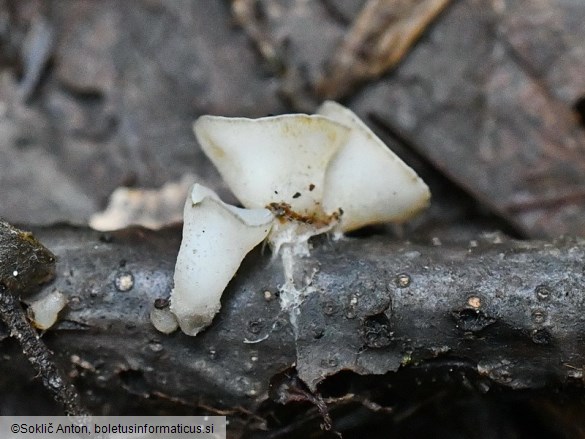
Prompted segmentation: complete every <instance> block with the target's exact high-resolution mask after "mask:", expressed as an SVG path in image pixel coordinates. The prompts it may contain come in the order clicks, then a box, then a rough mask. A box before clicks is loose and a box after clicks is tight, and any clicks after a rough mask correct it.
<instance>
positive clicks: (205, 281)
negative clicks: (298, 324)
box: [171, 102, 430, 335]
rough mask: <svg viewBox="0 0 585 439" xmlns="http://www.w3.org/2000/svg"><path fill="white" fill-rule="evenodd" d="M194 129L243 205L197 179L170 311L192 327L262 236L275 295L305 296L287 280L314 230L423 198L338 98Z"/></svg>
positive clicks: (215, 305) (341, 228)
mask: <svg viewBox="0 0 585 439" xmlns="http://www.w3.org/2000/svg"><path fill="white" fill-rule="evenodd" d="M194 130H195V135H196V137H197V140H198V141H199V144H200V145H201V147H202V148H203V151H204V152H205V154H207V156H208V157H209V158H210V159H211V161H212V162H213V164H214V165H215V166H216V167H217V169H218V170H219V172H220V174H221V176H222V177H223V179H224V180H225V181H226V183H227V184H228V186H229V187H230V189H231V190H232V192H233V193H234V195H235V196H236V197H237V198H238V200H240V202H241V203H242V204H243V205H244V207H246V208H247V209H238V208H235V207H232V206H228V205H226V204H224V203H222V202H221V201H220V200H219V199H218V197H217V195H215V194H214V193H213V192H212V191H210V190H209V189H206V188H204V187H202V186H200V185H195V186H194V188H193V192H192V194H191V197H190V198H189V199H188V200H187V204H186V206H185V218H184V224H185V225H184V229H183V242H182V244H181V249H180V251H179V256H178V258H177V266H176V270H175V288H174V290H173V292H172V294H171V311H172V312H173V313H174V315H175V316H176V317H177V320H178V322H179V325H180V327H181V329H182V330H183V332H185V333H187V334H189V335H195V334H197V333H198V332H199V331H200V330H202V329H203V328H204V327H206V326H207V325H209V324H210V323H211V320H212V319H213V316H214V315H215V314H216V313H217V311H219V308H220V297H221V294H222V292H223V290H224V289H225V287H226V286H227V284H228V283H229V281H230V279H231V278H232V277H233V275H234V274H235V272H236V270H237V268H238V266H239V265H240V263H241V261H242V259H243V258H244V256H245V255H246V254H247V253H248V252H249V251H250V250H251V249H252V248H253V247H255V246H256V245H257V244H258V243H260V242H261V241H263V240H264V239H266V240H267V241H268V243H269V245H270V246H271V248H272V251H273V253H274V254H275V255H276V254H282V258H283V266H284V271H285V285H283V286H281V292H282V293H284V294H282V295H281V304H282V305H283V306H284V307H290V306H291V305H295V304H296V303H298V300H300V299H299V297H302V294H300V293H301V290H299V289H297V288H296V287H295V286H294V283H293V281H292V271H293V266H294V260H295V258H296V257H298V256H302V255H306V254H308V253H309V250H310V247H309V238H310V237H311V236H314V235H317V234H320V233H324V232H328V231H333V232H336V234H338V235H340V234H341V233H343V232H348V231H351V230H355V229H358V228H360V227H363V226H366V225H370V224H377V223H385V222H403V221H406V220H407V219H409V218H411V217H413V216H414V215H416V214H417V213H419V212H420V211H421V210H422V209H424V208H425V207H427V206H428V204H429V200H430V192H429V189H428V187H427V185H426V184H425V183H424V182H423V181H422V180H421V179H420V178H419V177H418V175H417V174H416V173H415V172H414V170H412V169H411V168H410V167H408V166H407V165H406V164H405V163H404V162H403V161H402V160H401V159H400V158H399V157H398V156H397V155H395V154H394V153H393V152H392V151H390V150H389V149H388V148H387V147H386V145H384V143H383V142H382V141H381V140H380V139H379V138H378V137H377V136H376V135H375V134H374V133H373V132H372V131H371V130H370V129H369V128H368V127H367V126H366V125H365V124H364V123H363V122H362V121H361V120H360V119H359V118H358V117H357V116H356V115H355V114H354V113H353V112H351V111H350V110H348V109H347V108H345V107H343V106H341V105H339V104H337V103H335V102H325V103H324V104H323V105H322V106H321V107H319V109H318V110H317V114H314V115H306V114H288V115H282V116H273V117H266V118H261V119H245V118H226V117H219V116H202V117H200V118H199V119H198V120H197V121H196V122H195V125H194ZM306 292H307V291H306V289H305V290H304V293H306ZM297 293H299V294H297Z"/></svg>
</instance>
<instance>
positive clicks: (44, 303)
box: [27, 290, 67, 330]
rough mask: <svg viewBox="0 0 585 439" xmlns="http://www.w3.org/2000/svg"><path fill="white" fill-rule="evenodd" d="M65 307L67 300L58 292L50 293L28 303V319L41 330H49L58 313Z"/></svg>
mask: <svg viewBox="0 0 585 439" xmlns="http://www.w3.org/2000/svg"><path fill="white" fill-rule="evenodd" d="M65 305H67V298H66V297H65V295H64V294H63V293H61V292H60V291H57V290H55V291H52V292H51V293H49V294H47V295H45V296H43V297H41V298H39V299H37V300H35V301H33V302H30V303H29V307H28V309H27V312H28V317H29V318H30V320H31V322H32V323H33V325H34V326H35V327H36V328H38V329H41V330H46V329H49V328H50V327H51V326H53V325H54V324H55V322H56V321H57V316H58V314H59V312H60V311H61V310H62V309H63V308H65Z"/></svg>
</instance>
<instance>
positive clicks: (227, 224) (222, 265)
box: [170, 184, 274, 335]
mask: <svg viewBox="0 0 585 439" xmlns="http://www.w3.org/2000/svg"><path fill="white" fill-rule="evenodd" d="M273 219H274V216H273V215H272V213H271V212H270V211H269V210H267V209H240V208H237V207H234V206H230V205H227V204H225V203H223V202H222V201H221V200H220V199H219V198H218V196H217V194H215V192H213V191H211V190H210V189H208V188H206V187H204V186H201V185H199V184H195V185H194V186H193V189H192V191H191V194H190V196H189V198H188V199H187V202H186V204H185V211H184V218H183V220H184V225H183V240H182V242H181V248H180V250H179V255H178V257H177V264H176V267H175V286H174V289H173V291H172V293H171V306H170V310H171V311H172V313H173V314H174V315H175V316H176V317H177V321H178V323H179V326H180V327H181V330H182V331H183V332H184V333H185V334H188V335H196V334H197V333H198V332H200V331H201V330H202V329H203V328H205V327H206V326H208V325H209V324H210V323H211V321H212V320H213V316H215V314H216V313H217V312H218V311H219V309H220V307H221V303H220V298H221V295H222V293H223V291H224V290H225V288H226V286H227V285H228V283H229V281H230V280H231V278H232V277H233V276H234V274H235V273H236V271H237V269H238V267H239V266H240V264H241V262H242V260H243V259H244V257H245V256H246V254H247V253H248V252H249V251H250V250H252V249H253V248H254V247H256V245H258V244H259V243H260V242H261V241H263V240H264V239H265V238H266V236H267V235H268V232H269V231H270V227H271V225H272V221H273Z"/></svg>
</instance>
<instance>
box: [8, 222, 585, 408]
mask: <svg viewBox="0 0 585 439" xmlns="http://www.w3.org/2000/svg"><path fill="white" fill-rule="evenodd" d="M35 234H36V236H37V237H38V238H39V239H40V240H41V241H42V242H43V243H45V244H46V246H47V247H48V248H49V249H51V250H52V251H53V252H54V253H55V254H56V255H57V256H58V261H57V276H56V279H55V281H54V282H53V283H52V284H50V285H48V286H46V287H45V289H58V290H60V291H61V292H63V293H64V294H65V295H67V297H68V299H69V305H68V308H67V309H66V310H65V311H64V312H63V313H62V315H61V318H60V322H59V323H58V324H57V325H56V326H54V327H53V328H51V330H50V331H49V332H48V333H47V334H46V335H45V338H44V339H45V341H46V343H47V344H48V345H49V347H50V348H51V349H52V350H54V352H55V354H56V355H57V356H58V357H59V358H60V361H61V362H62V363H63V365H64V367H65V368H66V370H68V371H69V374H70V376H73V377H77V384H78V385H81V387H82V388H84V389H92V391H91V392H90V394H89V395H88V394H87V393H85V394H84V395H85V396H84V398H86V399H87V400H88V401H87V402H89V403H90V405H93V406H97V405H99V404H101V403H103V402H104V401H98V400H97V399H96V398H98V397H97V396H96V392H97V391H99V392H97V393H99V394H101V395H107V392H109V391H111V392H115V391H119V389H120V388H124V389H126V390H127V391H129V392H131V393H132V394H135V395H136V394H137V395H140V396H141V397H144V398H148V397H155V396H156V397H159V398H166V399H171V400H173V401H179V402H181V403H183V404H187V405H190V406H199V407H209V406H212V407H216V408H238V410H242V411H248V410H255V409H256V408H258V406H259V404H260V403H261V402H262V401H264V400H266V399H267V398H268V394H269V390H270V383H271V380H272V383H273V384H275V383H276V384H277V383H278V380H279V379H281V378H282V376H283V375H282V372H285V371H288V373H290V371H291V368H293V367H294V368H296V372H297V373H298V376H299V377H300V378H301V379H302V380H303V381H304V382H305V383H306V384H307V386H308V388H309V389H310V390H312V391H315V390H317V391H319V389H322V388H323V386H326V383H325V382H324V380H325V381H328V380H326V378H327V377H331V376H333V375H336V374H337V373H338V372H341V371H345V372H344V373H348V372H347V371H353V372H356V373H358V374H361V375H372V376H373V375H379V374H386V373H392V372H395V371H397V370H398V369H399V368H406V369H408V368H411V367H421V365H422V366H424V365H432V364H434V363H437V362H439V363H441V364H443V365H444V364H453V365H459V366H461V365H463V366H465V368H467V369H468V370H472V371H474V372H475V375H476V376H477V378H478V379H479V378H480V377H481V379H482V380H486V381H488V382H491V383H495V384H497V385H501V386H505V387H508V388H512V389H535V388H540V387H543V386H546V385H556V384H567V383H568V384H571V383H579V382H580V379H581V377H582V371H581V367H582V365H583V364H585V347H584V346H585V345H584V344H583V340H582V338H583V336H582V334H583V333H585V318H584V317H583V316H584V315H585V312H584V311H585V303H584V300H583V294H582V292H583V289H584V287H585V263H584V262H583V261H585V241H584V240H583V239H562V240H558V241H554V242H521V241H511V240H506V239H504V238H502V237H500V236H498V235H491V236H484V237H482V238H478V239H477V241H475V242H471V243H469V245H462V244H461V243H460V244H458V245H447V244H442V245H434V246H433V245H431V246H429V245H426V244H416V243H409V242H397V241H392V240H390V239H389V238H385V237H381V236H374V237H367V238H360V239H358V238H351V239H345V240H343V241H339V242H330V241H327V240H324V239H323V240H320V241H319V242H317V243H315V249H314V251H313V255H312V258H311V259H306V260H303V262H302V264H300V265H299V273H298V274H299V276H298V277H299V279H301V280H302V279H304V281H308V282H309V283H310V288H311V289H313V290H314V292H313V293H312V294H309V295H308V296H307V297H306V299H305V300H304V302H303V303H302V305H301V306H300V307H299V308H298V314H297V316H296V329H295V328H293V326H292V325H291V323H290V321H289V315H288V313H287V312H283V311H281V309H280V305H279V300H278V298H277V296H278V294H279V286H281V285H282V283H283V275H282V270H281V265H280V262H279V261H271V260H270V255H269V252H268V251H266V252H265V254H262V252H261V251H260V249H257V250H255V251H253V252H252V253H251V254H250V255H249V256H248V257H247V258H246V260H245V261H244V264H243V265H242V267H241V268H240V270H239V272H238V274H237V275H236V277H235V278H234V280H233V281H232V282H231V284H230V285H229V287H228V289H227V291H226V292H225V293H224V297H223V299H222V310H221V312H220V313H219V314H218V315H217V316H216V318H215V320H214V323H213V324H212V326H211V327H210V328H208V329H207V330H206V331H204V332H203V333H202V334H200V335H198V336H197V337H188V336H186V335H184V334H181V333H180V332H176V333H173V334H171V335H164V334H162V333H159V332H157V331H156V330H155V329H154V327H153V326H152V325H151V323H150V320H149V313H150V310H151V309H152V307H153V305H154V301H155V300H156V299H158V298H167V297H168V296H169V294H170V290H171V287H172V272H173V268H174V262H175V258H176V254H177V250H178V246H179V243H180V236H181V233H180V229H177V228H171V229H166V230H163V231H160V232H151V231H148V230H145V229H127V230H123V231H119V232H114V233H111V234H101V233H98V232H93V231H90V230H87V229H75V228H71V227H68V226H62V227H53V228H50V229H43V230H38V231H36V232H35ZM435 244H438V242H435ZM129 276H130V278H131V282H130V284H128V283H126V284H125V285H124V288H121V284H120V282H117V280H119V279H120V278H121V277H124V278H125V279H126V280H127V279H128V277H129ZM128 286H130V288H128ZM0 340H2V333H1V332H0ZM4 343H7V341H6V340H4V341H1V342H0V344H4ZM13 367H14V363H13V362H12V361H3V362H1V363H0V369H1V370H2V371H3V373H5V372H6V371H9V370H11V368H13ZM276 384H275V385H276ZM273 396H274V395H273ZM92 398H94V399H93V400H92ZM276 398H277V399H278V398H281V399H284V400H286V398H284V397H283V396H282V395H276Z"/></svg>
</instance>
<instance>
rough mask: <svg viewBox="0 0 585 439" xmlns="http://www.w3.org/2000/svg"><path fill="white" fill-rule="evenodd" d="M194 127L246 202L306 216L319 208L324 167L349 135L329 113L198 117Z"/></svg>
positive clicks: (237, 195) (203, 143)
mask: <svg viewBox="0 0 585 439" xmlns="http://www.w3.org/2000/svg"><path fill="white" fill-rule="evenodd" d="M194 131H195V135H196V136H197V140H198V141H199V143H200V145H201V147H202V148H203V151H204V152H205V154H206V155H207V156H208V157H209V158H210V159H211V161H212V162H213V164H214V165H215V166H216V168H217V169H218V170H219V173H220V174H221V176H222V178H223V179H224V180H225V182H226V183H227V184H228V186H229V187H230V189H231V190H232V192H233V193H234V195H235V196H236V197H237V198H238V200H240V202H241V203H242V204H243V205H244V206H246V207H248V208H261V207H265V206H268V205H269V204H271V203H287V204H289V205H290V206H291V208H292V210H294V211H295V212H297V213H298V214H300V215H306V216H313V215H315V214H320V213H321V212H322V209H321V206H320V203H321V200H322V198H323V186H324V181H325V172H326V168H327V166H328V164H329V162H330V161H331V158H332V157H333V155H334V154H335V153H336V152H337V151H338V150H339V149H340V148H341V147H342V146H343V145H344V144H345V143H346V142H347V139H348V138H349V135H350V130H349V129H348V128H347V127H345V126H344V125H342V124H339V123H337V122H335V121H333V120H331V119H330V118H327V117H323V116H319V115H312V116H310V115H306V114H288V115H282V116H272V117H265V118H260V119H246V118H226V117H219V116H202V117H200V118H199V119H198V120H197V121H196V122H195V124H194Z"/></svg>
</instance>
